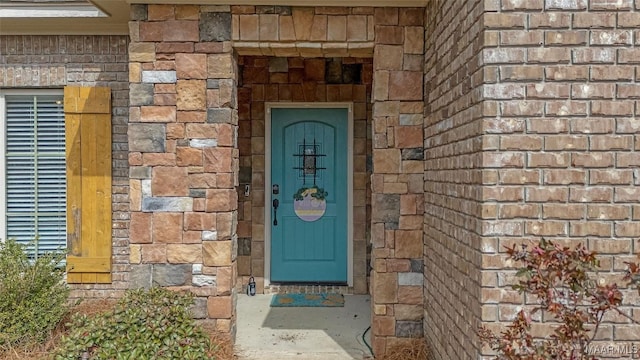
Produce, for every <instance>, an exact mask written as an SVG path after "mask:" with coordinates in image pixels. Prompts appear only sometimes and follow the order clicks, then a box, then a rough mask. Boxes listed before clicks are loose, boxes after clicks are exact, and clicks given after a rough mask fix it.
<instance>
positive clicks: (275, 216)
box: [271, 199, 280, 226]
mask: <svg viewBox="0 0 640 360" xmlns="http://www.w3.org/2000/svg"><path fill="white" fill-rule="evenodd" d="M271 205H273V226H278V206H280V201H279V200H278V199H273V202H272V203H271Z"/></svg>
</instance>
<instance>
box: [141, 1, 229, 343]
mask: <svg viewBox="0 0 640 360" xmlns="http://www.w3.org/2000/svg"><path fill="white" fill-rule="evenodd" d="M131 20H132V21H131V22H130V26H129V27H130V36H131V44H130V48H129V81H130V124H129V131H128V136H129V165H130V179H131V180H130V186H131V231H130V236H131V266H132V272H131V286H132V287H148V286H165V287H169V288H172V289H176V290H187V291H191V292H192V293H194V294H195V295H196V303H195V307H194V315H195V317H196V318H199V319H208V320H209V321H211V322H212V323H214V324H215V327H216V329H217V330H218V331H220V332H225V333H231V334H232V335H233V334H234V332H235V331H234V329H235V325H234V319H235V306H234V298H235V293H234V288H235V281H236V272H237V271H236V247H237V246H236V243H237V237H236V218H237V203H238V200H237V195H236V190H235V186H236V185H237V183H238V149H237V124H238V116H237V101H236V63H235V58H234V55H233V54H232V48H231V43H230V40H231V13H230V9H229V7H228V6H227V7H225V6H202V7H200V6H191V5H134V6H132V13H131Z"/></svg>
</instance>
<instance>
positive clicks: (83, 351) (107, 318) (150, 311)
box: [54, 288, 213, 360]
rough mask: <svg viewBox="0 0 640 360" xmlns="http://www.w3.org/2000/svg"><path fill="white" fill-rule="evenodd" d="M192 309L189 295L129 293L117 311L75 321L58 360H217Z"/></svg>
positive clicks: (158, 290) (154, 290) (155, 291)
mask: <svg viewBox="0 0 640 360" xmlns="http://www.w3.org/2000/svg"><path fill="white" fill-rule="evenodd" d="M192 304H193V298H192V296H191V295H187V294H184V293H178V292H174V291H170V290H166V289H163V288H151V289H150V290H142V289H140V290H129V291H127V292H126V293H125V295H124V297H123V298H122V299H120V301H118V303H117V304H116V306H115V308H114V310H113V311H110V312H106V313H102V314H97V315H95V316H93V317H88V316H86V315H75V316H74V317H73V318H72V320H71V323H70V324H68V326H69V327H70V333H69V335H68V336H67V337H65V338H63V340H62V343H61V345H60V347H59V348H58V349H57V351H56V352H55V355H54V359H56V360H66V359H69V360H71V359H73V360H75V359H80V358H82V359H136V360H137V359H213V356H212V355H211V354H212V351H213V347H212V345H211V341H210V339H209V337H208V336H207V335H206V334H205V333H204V331H203V330H202V328H201V327H199V326H196V324H195V323H194V320H193V319H192V318H191V315H190V313H189V306H190V305H192Z"/></svg>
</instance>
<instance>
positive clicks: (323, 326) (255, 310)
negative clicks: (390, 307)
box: [236, 294, 371, 360]
mask: <svg viewBox="0 0 640 360" xmlns="http://www.w3.org/2000/svg"><path fill="white" fill-rule="evenodd" d="M272 296H273V295H256V296H247V295H245V294H242V295H239V296H238V304H237V307H236V309H237V314H238V320H237V335H236V353H237V354H238V356H239V358H240V359H242V360H254V359H256V360H257V359H260V360H276V359H277V360H289V359H300V360H303V359H304V360H307V359H308V360H334V359H337V360H341V359H345V360H346V359H357V360H362V359H371V357H370V355H371V354H370V352H369V349H368V348H367V346H366V345H365V344H364V342H363V341H362V334H363V333H364V331H365V330H366V329H367V327H369V325H371V303H370V297H369V296H368V295H345V296H344V297H345V305H344V307H333V308H332V307H326V308H322V307H299V308H272V307H270V306H269V304H270V303H271V298H272ZM370 332H371V330H369V332H367V336H366V339H367V343H369V344H371V342H370V336H369V335H370Z"/></svg>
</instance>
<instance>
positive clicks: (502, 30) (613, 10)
mask: <svg viewBox="0 0 640 360" xmlns="http://www.w3.org/2000/svg"><path fill="white" fill-rule="evenodd" d="M639 8H640V3H638V2H635V3H634V2H633V1H632V0H621V1H615V2H614V1H597V0H591V1H587V0H577V1H560V0H556V1H550V0H547V1H542V0H540V1H524V2H522V1H507V0H503V1H500V2H497V1H496V2H487V3H486V8H485V11H486V13H485V14H484V16H483V24H484V27H485V29H486V30H485V33H484V39H485V43H484V50H483V53H482V54H483V57H482V61H483V62H484V64H485V66H484V73H485V83H486V85H484V87H483V95H484V98H485V102H484V105H485V109H487V111H491V113H490V114H487V115H491V116H492V118H491V119H487V121H486V122H485V124H484V131H485V136H484V140H483V144H484V151H485V152H484V159H483V166H484V169H485V170H484V176H483V180H484V184H485V185H486V187H485V189H484V191H483V194H482V200H483V202H484V206H483V217H484V218H485V221H484V225H483V227H482V235H483V236H484V237H485V241H484V242H485V243H487V244H492V245H491V246H487V247H485V248H484V249H483V250H484V254H483V267H484V269H485V271H484V272H483V278H482V279H483V284H482V285H483V291H482V298H481V301H482V302H483V311H482V314H483V320H484V321H485V322H490V323H493V324H497V323H498V322H505V321H508V320H510V319H511V317H512V316H513V314H514V312H515V311H516V307H517V306H519V305H520V304H521V297H520V296H518V295H517V294H516V293H515V292H513V291H512V290H510V289H509V288H508V286H509V285H510V284H511V282H512V281H513V276H512V275H513V272H512V271H506V270H503V268H504V267H505V262H504V258H505V254H504V246H507V245H510V244H512V243H513V242H517V243H520V242H525V243H530V242H534V241H537V240H538V239H540V238H541V237H545V238H547V239H552V240H556V241H558V242H561V243H563V244H567V245H572V246H573V245H575V244H577V243H578V242H582V243H585V244H587V245H588V247H589V248H590V249H592V250H595V251H597V252H599V253H600V254H601V255H600V260H601V266H602V268H603V270H605V271H610V272H611V273H606V274H601V275H599V278H604V279H606V280H610V281H614V280H615V281H619V280H620V278H621V272H622V270H624V268H625V265H624V263H623V262H624V261H628V260H630V259H631V258H632V257H631V254H632V253H633V252H638V251H639V250H640V242H638V241H639V240H638V236H640V222H638V221H637V220H638V219H640V207H639V206H638V205H637V204H638V199H639V198H640V188H638V186H637V185H639V184H640V183H639V182H638V175H640V173H638V170H637V167H638V165H640V153H639V152H638V150H640V142H638V140H639V139H638V133H639V132H640V126H639V123H638V121H637V119H636V118H635V116H636V115H637V111H638V110H637V109H638V103H637V99H638V98H640V85H639V84H638V79H639V78H638V73H637V72H638V69H637V68H636V66H637V64H638V63H640V57H639V56H638V55H640V51H639V50H638V49H637V48H636V45H638V44H640V41H639V38H638V35H639V33H638V30H637V29H638V26H639V25H640V21H639V20H638V19H640V14H638V12H637V10H638V9H639ZM626 296H627V299H628V300H626V301H625V305H624V306H623V311H624V312H625V313H627V314H628V315H632V316H634V317H635V318H636V319H637V318H639V317H640V309H638V308H637V307H636V308H632V304H638V300H639V298H638V294H637V292H635V293H634V292H629V293H628V294H626ZM498 302H500V304H499V305H498ZM611 320H612V323H610V324H607V325H605V326H603V327H602V328H601V330H600V334H599V338H601V339H603V341H609V340H615V341H631V340H636V341H637V339H638V337H639V336H640V335H639V333H638V331H639V330H638V327H637V326H635V327H631V326H630V323H629V321H628V320H626V319H624V318H622V317H613V318H612V319H611ZM535 329H537V331H538V332H539V333H540V334H547V333H548V331H549V330H548V328H547V329H545V327H544V326H540V327H535Z"/></svg>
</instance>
